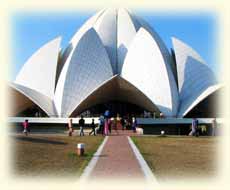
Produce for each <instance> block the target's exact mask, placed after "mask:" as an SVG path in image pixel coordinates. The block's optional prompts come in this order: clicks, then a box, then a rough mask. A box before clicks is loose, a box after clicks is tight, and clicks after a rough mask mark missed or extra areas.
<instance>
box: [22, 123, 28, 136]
mask: <svg viewBox="0 0 230 190" xmlns="http://www.w3.org/2000/svg"><path fill="white" fill-rule="evenodd" d="M22 125H23V133H24V134H25V135H26V136H28V132H29V121H28V119H26V120H25V121H24V122H23V123H22Z"/></svg>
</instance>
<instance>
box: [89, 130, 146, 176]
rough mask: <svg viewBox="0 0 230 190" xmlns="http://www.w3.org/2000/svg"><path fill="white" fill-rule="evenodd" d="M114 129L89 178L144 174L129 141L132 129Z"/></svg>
mask: <svg viewBox="0 0 230 190" xmlns="http://www.w3.org/2000/svg"><path fill="white" fill-rule="evenodd" d="M118 133H119V135H116V132H115V131H113V134H112V135H111V136H109V137H108V140H107V142H106V144H105V145H104V148H103V150H102V152H101V155H100V156H99V159H98V161H97V163H96V165H95V167H94V168H93V170H92V172H91V173H90V176H89V179H112V180H113V179H123V178H125V179H126V180H127V179H138V180H144V179H145V178H144V174H143V172H142V170H141V167H140V165H139V163H138V160H137V158H136V156H135V154H134V153H133V150H132V148H131V146H130V144H129V142H128V138H127V135H132V132H131V131H120V130H119V131H118Z"/></svg>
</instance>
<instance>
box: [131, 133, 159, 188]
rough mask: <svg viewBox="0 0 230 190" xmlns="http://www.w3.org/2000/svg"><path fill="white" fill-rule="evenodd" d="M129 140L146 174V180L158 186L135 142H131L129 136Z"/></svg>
mask: <svg viewBox="0 0 230 190" xmlns="http://www.w3.org/2000/svg"><path fill="white" fill-rule="evenodd" d="M127 138H128V141H129V144H130V146H131V148H132V150H133V152H134V155H135V156H136V158H137V160H138V163H139V164H140V166H141V169H142V171H143V173H144V176H145V178H146V180H147V181H148V182H150V183H154V184H158V182H157V179H156V177H155V176H154V174H153V172H152V171H151V169H150V168H149V166H148V164H147V163H146V161H145V159H144V158H143V156H142V155H141V153H140V151H139V150H138V148H137V147H136V145H135V144H134V142H133V141H132V140H131V138H130V137H129V136H127Z"/></svg>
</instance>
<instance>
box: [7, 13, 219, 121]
mask: <svg viewBox="0 0 230 190" xmlns="http://www.w3.org/2000/svg"><path fill="white" fill-rule="evenodd" d="M60 42H61V37H58V38H55V39H53V40H51V41H49V42H47V43H46V44H44V45H43V46H42V47H41V48H40V49H38V50H37V51H36V52H34V54H33V55H31V57H30V58H29V59H28V60H27V62H26V63H25V64H24V65H23V67H22V68H21V70H20V72H19V73H18V75H17V77H16V79H15V81H13V82H11V83H10V84H9V96H10V100H11V109H10V114H9V115H10V116H33V114H35V112H36V110H38V111H39V112H40V113H41V114H42V115H43V116H46V117H60V118H63V117H64V118H67V117H76V116H79V115H80V114H82V113H85V112H89V113H90V114H92V115H93V114H95V115H96V114H100V113H103V112H104V111H105V109H109V110H111V112H113V113H120V114H124V113H128V112H129V113H133V114H140V113H143V112H144V111H147V112H151V113H154V112H155V113H157V114H159V113H163V114H164V116H165V117H168V118H172V117H173V118H184V117H193V116H194V115H195V116H196V117H216V115H215V111H214V112H212V111H211V108H212V107H214V108H215V106H216V102H217V97H218V93H219V91H220V90H221V89H222V88H221V85H220V84H219V82H218V80H217V79H216V77H215V74H214V73H213V71H212V70H211V69H210V68H209V66H208V65H207V64H206V63H205V61H204V60H203V59H202V58H201V56H200V55H199V54H198V53H197V52H196V51H195V50H193V49H192V47H190V46H189V45H187V44H186V43H184V42H183V41H181V40H180V39H177V38H175V37H172V44H173V48H172V49H171V50H169V49H168V48H167V47H166V45H165V43H164V42H163V41H162V39H161V37H160V34H158V33H157V32H156V31H155V30H154V29H153V28H152V27H150V25H149V24H148V23H147V22H145V21H144V20H143V19H141V18H140V17H138V16H137V15H135V14H133V13H132V12H130V11H127V10H126V9H116V10H115V9H105V10H101V11H99V12H98V13H96V14H95V15H94V16H92V17H91V18H89V19H88V20H87V21H86V22H85V23H84V24H83V25H82V27H81V28H79V29H78V31H77V32H76V33H75V34H74V36H73V37H72V39H71V40H70V41H69V44H68V46H67V47H66V48H65V49H63V48H61V47H60ZM210 106H211V108H210Z"/></svg>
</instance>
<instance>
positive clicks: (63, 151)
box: [10, 134, 103, 178]
mask: <svg viewBox="0 0 230 190" xmlns="http://www.w3.org/2000/svg"><path fill="white" fill-rule="evenodd" d="M10 138H11V140H12V150H13V151H12V164H11V165H12V169H13V173H14V174H16V175H20V176H25V175H26V176H47V175H48V176H55V177H56V176H69V177H71V176H72V177H75V178H76V176H79V175H80V174H81V173H82V171H83V169H84V168H85V167H86V166H87V164H88V162H89V161H90V159H91V158H92V156H93V154H94V152H96V150H97V148H98V146H99V145H100V143H101V142H102V140H103V137H102V136H96V137H95V136H84V137H79V136H72V137H68V136H67V135H60V134H56V135H54V134H45V135H38V134H30V135H29V136H27V137H26V136H24V135H22V134H17V135H12V136H11V137H10ZM80 142H81V143H85V152H86V153H85V156H83V157H79V156H77V154H76V145H77V143H80Z"/></svg>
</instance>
